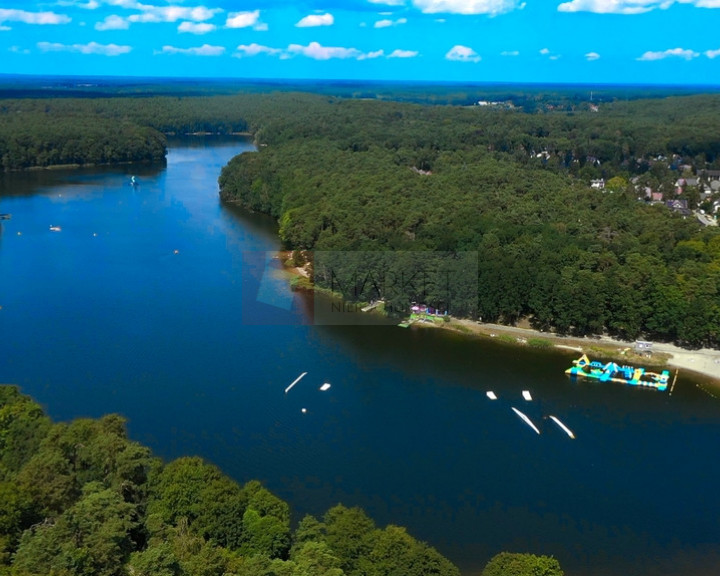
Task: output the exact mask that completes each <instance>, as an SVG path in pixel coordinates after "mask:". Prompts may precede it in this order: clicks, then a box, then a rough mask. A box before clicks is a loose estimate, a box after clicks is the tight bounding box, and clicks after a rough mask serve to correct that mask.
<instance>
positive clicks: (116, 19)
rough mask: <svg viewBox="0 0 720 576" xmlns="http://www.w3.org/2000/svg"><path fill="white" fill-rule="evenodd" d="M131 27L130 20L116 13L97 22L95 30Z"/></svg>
mask: <svg viewBox="0 0 720 576" xmlns="http://www.w3.org/2000/svg"><path fill="white" fill-rule="evenodd" d="M128 28H130V22H128V21H127V20H126V19H125V18H122V17H120V16H117V15H115V14H113V15H110V16H108V17H106V18H105V20H103V21H102V22H98V23H96V24H95V30H101V31H102V30H127V29H128Z"/></svg>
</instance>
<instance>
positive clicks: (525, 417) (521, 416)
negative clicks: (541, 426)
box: [512, 406, 540, 434]
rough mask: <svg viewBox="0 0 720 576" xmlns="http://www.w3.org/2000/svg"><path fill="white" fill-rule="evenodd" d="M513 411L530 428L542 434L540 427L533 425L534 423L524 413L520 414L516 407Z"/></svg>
mask: <svg viewBox="0 0 720 576" xmlns="http://www.w3.org/2000/svg"><path fill="white" fill-rule="evenodd" d="M512 409H513V412H515V414H517V415H518V416H520V418H522V419H523V420H524V421H525V424H527V425H528V426H530V428H532V429H533V430H535V432H537V433H538V434H540V430H538V427H537V426H535V424H533V422H532V420H530V418H528V417H527V416H525V414H523V413H522V412H520V410H518V409H517V408H515V407H514V406H513V407H512Z"/></svg>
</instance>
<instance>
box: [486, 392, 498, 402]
mask: <svg viewBox="0 0 720 576" xmlns="http://www.w3.org/2000/svg"><path fill="white" fill-rule="evenodd" d="M485 395H486V396H487V397H488V398H490V400H497V395H496V394H495V392H493V391H492V390H488V391H487V392H485Z"/></svg>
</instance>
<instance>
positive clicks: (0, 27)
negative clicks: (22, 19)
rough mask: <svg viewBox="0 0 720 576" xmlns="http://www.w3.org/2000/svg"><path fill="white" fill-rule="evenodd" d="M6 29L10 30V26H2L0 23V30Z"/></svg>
mask: <svg viewBox="0 0 720 576" xmlns="http://www.w3.org/2000/svg"><path fill="white" fill-rule="evenodd" d="M8 30H12V28H10V26H3V25H2V24H0V32H7V31H8Z"/></svg>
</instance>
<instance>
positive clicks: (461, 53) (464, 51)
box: [445, 45, 482, 62]
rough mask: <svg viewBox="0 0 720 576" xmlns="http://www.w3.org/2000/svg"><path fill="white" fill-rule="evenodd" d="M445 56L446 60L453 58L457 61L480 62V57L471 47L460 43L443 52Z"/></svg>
mask: <svg viewBox="0 0 720 576" xmlns="http://www.w3.org/2000/svg"><path fill="white" fill-rule="evenodd" d="M445 58H447V59H448V60H455V61H457V62H480V60H481V59H482V58H481V57H480V55H479V54H478V53H477V52H475V50H473V49H472V48H468V47H467V46H460V45H457V46H453V47H452V48H451V49H450V51H449V52H448V53H447V54H445Z"/></svg>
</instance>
